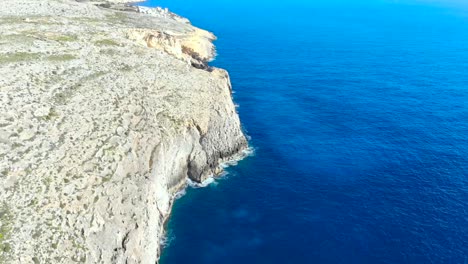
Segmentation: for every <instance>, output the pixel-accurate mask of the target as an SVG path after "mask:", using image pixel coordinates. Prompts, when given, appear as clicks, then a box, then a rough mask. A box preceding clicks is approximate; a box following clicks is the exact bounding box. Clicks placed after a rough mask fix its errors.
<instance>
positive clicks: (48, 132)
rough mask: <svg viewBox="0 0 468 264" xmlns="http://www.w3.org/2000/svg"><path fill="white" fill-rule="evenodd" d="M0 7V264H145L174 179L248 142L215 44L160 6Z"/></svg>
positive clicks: (63, 2)
mask: <svg viewBox="0 0 468 264" xmlns="http://www.w3.org/2000/svg"><path fill="white" fill-rule="evenodd" d="M98 4H99V5H100V6H97V5H98ZM0 6H1V7H0V32H1V33H0V113H1V114H0V263H74V262H84V263H155V262H156V261H157V260H158V258H159V254H160V252H159V250H160V249H159V243H160V240H161V236H162V234H163V224H164V221H165V219H166V218H167V216H168V214H169V213H170V208H171V205H172V201H173V198H174V194H175V193H176V192H177V191H178V190H180V189H181V188H184V187H185V184H186V179H187V177H190V178H191V179H192V180H194V181H199V182H200V181H203V180H204V179H206V178H207V177H208V176H210V175H213V174H216V173H219V172H220V170H221V168H220V163H221V162H223V161H226V160H229V159H230V158H232V157H233V156H235V155H237V154H239V153H240V152H241V151H242V150H243V149H244V148H245V147H246V145H247V144H246V139H245V137H244V135H243V133H242V131H241V128H240V122H239V118H238V116H237V113H236V111H235V107H234V104H233V102H232V98H231V91H230V82H229V77H228V74H227V73H226V72H225V71H224V70H221V69H214V68H209V67H208V66H207V62H208V61H209V60H211V59H212V58H213V56H214V47H213V45H212V43H211V41H212V40H213V39H214V36H213V35H212V34H211V33H209V32H206V31H204V30H201V29H198V28H195V27H193V26H192V25H190V24H189V23H188V21H187V20H186V19H184V18H181V17H179V16H177V15H175V14H172V13H170V12H167V11H165V10H162V9H147V8H141V9H139V8H136V7H126V6H119V5H114V4H109V3H108V2H106V3H92V2H75V1H71V0H41V1H37V0H8V1H7V0H0ZM116 9H118V10H124V11H118V10H116ZM136 11H138V12H136Z"/></svg>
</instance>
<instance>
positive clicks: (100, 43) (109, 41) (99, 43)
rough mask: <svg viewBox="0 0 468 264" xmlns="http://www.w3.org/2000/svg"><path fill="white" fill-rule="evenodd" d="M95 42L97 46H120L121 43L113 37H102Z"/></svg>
mask: <svg viewBox="0 0 468 264" xmlns="http://www.w3.org/2000/svg"><path fill="white" fill-rule="evenodd" d="M94 44H96V45H97V46H120V44H119V43H117V42H116V41H115V40H112V39H101V40H98V41H95V42H94Z"/></svg>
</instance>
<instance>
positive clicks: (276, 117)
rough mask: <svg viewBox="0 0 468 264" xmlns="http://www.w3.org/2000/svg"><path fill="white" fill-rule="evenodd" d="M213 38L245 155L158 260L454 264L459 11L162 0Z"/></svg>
mask: <svg viewBox="0 0 468 264" xmlns="http://www.w3.org/2000/svg"><path fill="white" fill-rule="evenodd" d="M144 5H149V6H156V5H161V6H163V7H169V9H170V10H172V11H174V12H176V13H178V14H181V15H183V16H186V17H188V18H190V19H191V21H192V23H193V24H194V25H196V26H199V27H201V28H204V29H208V30H210V31H213V32H214V33H215V34H216V35H217V36H218V37H219V39H218V40H217V41H216V45H217V50H218V57H217V59H216V60H215V61H214V62H213V63H212V65H214V66H218V67H221V68H225V69H227V70H228V71H229V72H230V74H231V78H232V83H233V88H234V92H235V93H234V95H233V96H234V100H235V102H236V104H238V105H239V108H238V111H239V114H240V117H241V120H242V124H243V127H244V129H245V131H246V133H247V134H248V135H249V136H250V137H251V140H250V144H251V146H252V147H253V148H254V149H255V154H254V155H253V156H252V157H249V158H247V159H245V160H243V161H241V162H239V164H238V165H237V166H234V167H231V168H229V169H228V170H227V172H228V174H227V175H225V176H223V177H222V178H220V179H218V180H216V181H215V182H214V183H213V184H211V185H209V186H207V187H205V188H189V189H188V190H187V192H186V194H185V195H184V196H183V197H182V198H180V199H178V200H177V201H176V203H175V205H174V210H173V214H172V216H171V218H170V221H169V223H168V227H167V230H168V233H167V241H166V246H165V248H164V250H163V255H162V258H161V263H162V264H174V263H176V264H179V263H180V264H184V263H191V264H210V263H217V264H218V263H223V264H231V263H232V264H239V263H243V264H250V263H252V264H253V263H255V264H257V263H259V264H263V263H268V264H276V263H281V264H283V263H356V264H363V263H371V264H378V263H457V264H458V263H461V264H467V263H468V1H454V0H452V1H450V0H447V1H442V0H441V1H437V0H432V1H429V0H419V1H418V0H399V1H398V0H394V1H390V0H388V1H386V0H374V1H366V0H355V1H352V0H349V1H338V0H330V1H323V0H322V1H312V0H310V1H300V0H291V1H276V0H271V1H266V0H263V1H262V0H258V1H255V0H251V1H247V0H238V1H233V0H230V1H229V0H219V1H216V2H215V1H212V0H210V1H209V0H198V1H195V0H161V1H156V0H154V1H149V2H146V3H145V4H144Z"/></svg>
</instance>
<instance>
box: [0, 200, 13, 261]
mask: <svg viewBox="0 0 468 264" xmlns="http://www.w3.org/2000/svg"><path fill="white" fill-rule="evenodd" d="M12 221H13V216H12V214H11V211H10V208H9V207H8V205H7V204H6V203H4V204H3V205H1V206H0V263H3V262H4V261H5V259H6V258H7V257H8V254H9V253H10V252H11V246H10V244H9V243H8V239H9V238H10V234H11V230H12Z"/></svg>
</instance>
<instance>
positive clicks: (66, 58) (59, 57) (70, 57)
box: [47, 54, 76, 61]
mask: <svg viewBox="0 0 468 264" xmlns="http://www.w3.org/2000/svg"><path fill="white" fill-rule="evenodd" d="M74 59H76V57H75V56H73V55H71V54H60V55H51V56H49V57H47V60H49V61H70V60H74Z"/></svg>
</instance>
